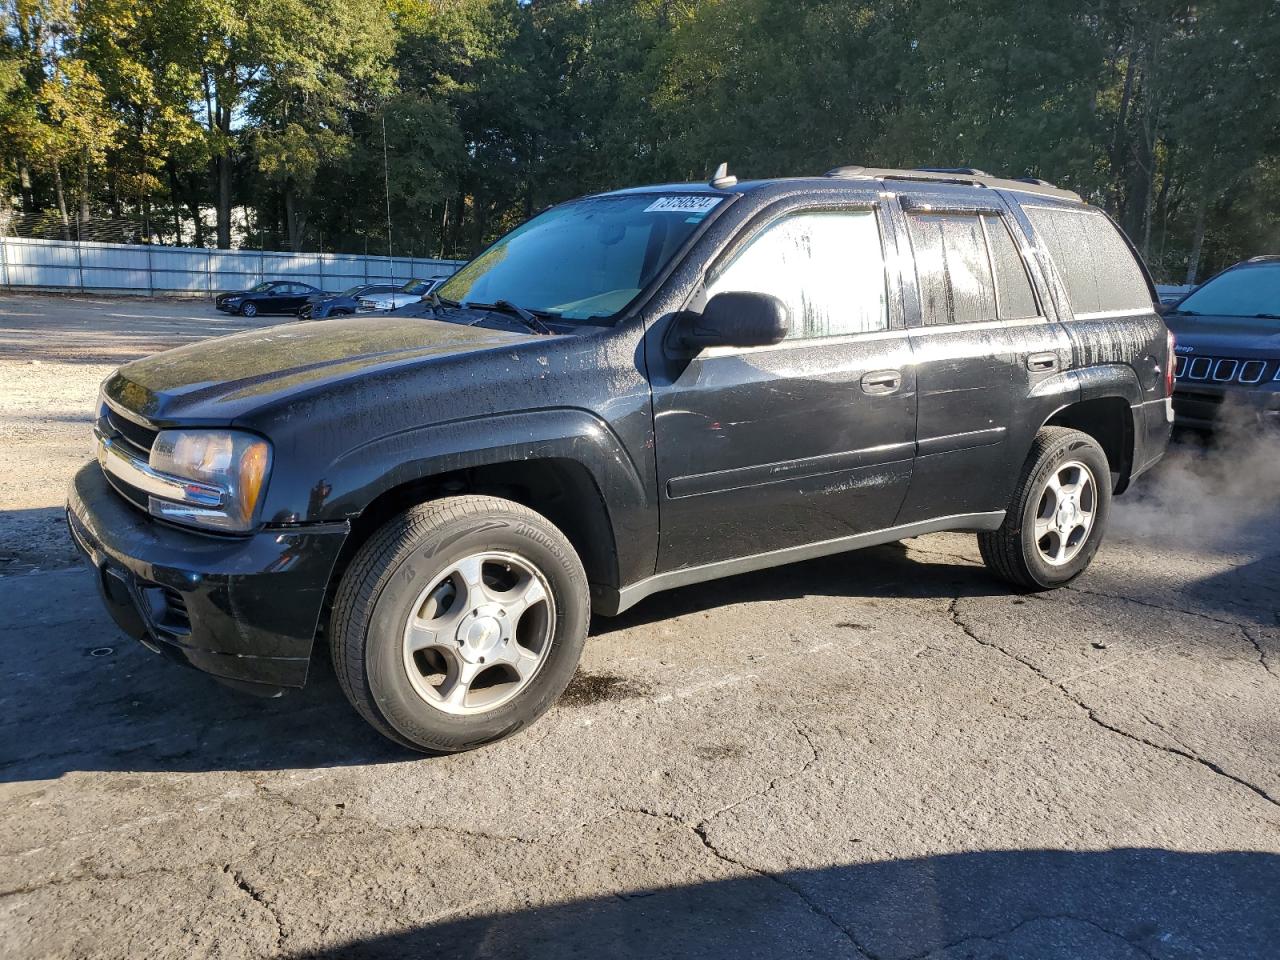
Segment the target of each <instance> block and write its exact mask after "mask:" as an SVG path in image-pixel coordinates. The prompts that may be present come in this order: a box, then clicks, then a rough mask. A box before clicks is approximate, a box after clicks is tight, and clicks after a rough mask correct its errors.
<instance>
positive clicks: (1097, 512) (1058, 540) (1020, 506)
mask: <svg viewBox="0 0 1280 960" xmlns="http://www.w3.org/2000/svg"><path fill="white" fill-rule="evenodd" d="M1110 512H1111V468H1110V465H1109V464H1108V462H1107V456H1106V454H1105V453H1103V451H1102V448H1101V447H1099V446H1098V444H1097V443H1096V442H1095V441H1094V439H1093V438H1092V437H1090V436H1089V435H1088V434H1086V433H1081V432H1080V431H1079V430H1069V429H1067V428H1065V427H1045V428H1044V429H1043V430H1041V431H1040V432H1039V433H1038V434H1037V435H1036V439H1035V442H1034V443H1033V444H1032V446H1031V453H1030V454H1029V455H1028V457H1027V462H1026V464H1025V465H1024V467H1023V471H1022V476H1021V479H1020V480H1019V482H1018V486H1017V489H1016V490H1015V491H1014V494H1013V499H1012V501H1011V502H1010V503H1009V509H1008V512H1007V513H1006V514H1005V519H1004V523H1003V524H1001V525H1000V529H998V530H994V531H991V532H989V533H980V534H978V548H979V550H980V552H981V553H982V559H983V560H984V561H985V562H986V564H987V567H988V568H989V569H990V570H991V571H992V572H993V573H995V574H996V575H997V576H999V577H1000V578H1002V579H1004V580H1007V581H1008V582H1010V583H1012V584H1014V585H1016V586H1019V587H1028V588H1030V589H1033V590H1048V589H1052V588H1054V587H1060V586H1063V585H1065V584H1067V583H1070V582H1071V581H1072V580H1074V579H1075V578H1076V577H1078V576H1080V574H1082V573H1083V572H1084V571H1085V569H1086V568H1087V567H1088V566H1089V563H1090V562H1091V561H1092V560H1093V555H1094V554H1095V553H1097V551H1098V547H1099V546H1100V545H1101V543H1102V538H1103V534H1104V531H1105V528H1106V523H1107V518H1108V516H1109V515H1110Z"/></svg>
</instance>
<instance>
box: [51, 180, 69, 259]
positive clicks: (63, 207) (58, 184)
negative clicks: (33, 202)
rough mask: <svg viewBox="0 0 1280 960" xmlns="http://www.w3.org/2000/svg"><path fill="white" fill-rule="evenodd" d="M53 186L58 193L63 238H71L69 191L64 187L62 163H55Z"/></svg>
mask: <svg viewBox="0 0 1280 960" xmlns="http://www.w3.org/2000/svg"><path fill="white" fill-rule="evenodd" d="M53 186H54V190H55V191H56V192H57V194H58V216H59V217H60V218H61V220H62V239H63V240H70V239H71V217H69V216H68V215H67V193H66V191H65V190H64V189H63V188H62V165H61V164H57V163H55V164H54V165H53Z"/></svg>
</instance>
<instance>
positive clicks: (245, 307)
mask: <svg viewBox="0 0 1280 960" xmlns="http://www.w3.org/2000/svg"><path fill="white" fill-rule="evenodd" d="M257 315H258V305H257V304H256V303H252V302H250V303H246V304H242V305H241V307H240V316H242V317H256V316H257Z"/></svg>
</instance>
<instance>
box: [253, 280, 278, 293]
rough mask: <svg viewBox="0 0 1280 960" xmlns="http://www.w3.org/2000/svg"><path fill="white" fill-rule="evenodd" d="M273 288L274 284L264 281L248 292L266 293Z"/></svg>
mask: <svg viewBox="0 0 1280 960" xmlns="http://www.w3.org/2000/svg"><path fill="white" fill-rule="evenodd" d="M273 286H274V284H273V283H272V282H271V281H269V280H265V281H263V282H262V283H260V284H258V285H257V286H256V287H250V288H249V292H250V293H266V292H267V291H268V290H270V289H271V288H272V287H273Z"/></svg>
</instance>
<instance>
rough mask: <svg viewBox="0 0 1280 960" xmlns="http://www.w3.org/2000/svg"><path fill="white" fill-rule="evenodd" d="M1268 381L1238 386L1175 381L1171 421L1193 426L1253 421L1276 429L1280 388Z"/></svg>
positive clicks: (1207, 427)
mask: <svg viewBox="0 0 1280 960" xmlns="http://www.w3.org/2000/svg"><path fill="white" fill-rule="evenodd" d="M1270 386H1271V385H1270V384H1263V385H1260V386H1258V387H1252V388H1240V387H1226V386H1222V387H1219V386H1215V385H1213V384H1207V383H1206V384H1196V385H1195V386H1191V385H1190V384H1188V385H1185V386H1184V385H1183V384H1182V383H1179V384H1178V385H1177V388H1176V389H1175V390H1174V393H1173V415H1174V423H1175V424H1177V425H1178V426H1180V427H1192V428H1194V429H1197V430H1215V429H1218V428H1221V427H1223V426H1225V425H1228V424H1230V425H1235V426H1242V427H1248V426H1252V425H1254V424H1256V425H1258V426H1262V427H1273V428H1277V429H1280V390H1277V389H1270Z"/></svg>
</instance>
